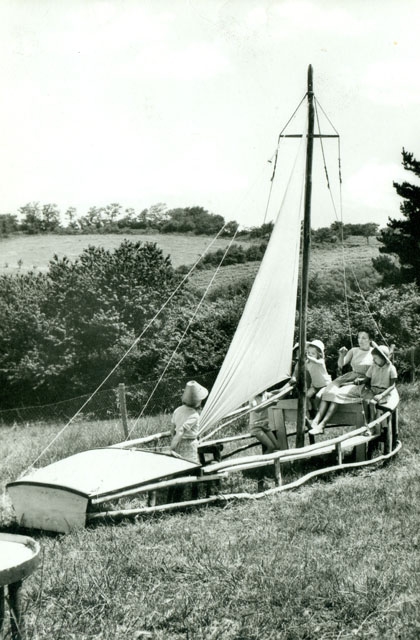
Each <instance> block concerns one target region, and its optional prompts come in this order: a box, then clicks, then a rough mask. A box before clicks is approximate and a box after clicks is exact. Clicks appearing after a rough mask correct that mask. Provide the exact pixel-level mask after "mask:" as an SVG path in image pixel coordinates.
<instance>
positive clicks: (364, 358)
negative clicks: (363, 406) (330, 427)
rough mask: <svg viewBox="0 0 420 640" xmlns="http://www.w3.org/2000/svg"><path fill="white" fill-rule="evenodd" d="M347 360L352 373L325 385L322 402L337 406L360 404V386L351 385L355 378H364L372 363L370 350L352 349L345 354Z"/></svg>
mask: <svg viewBox="0 0 420 640" xmlns="http://www.w3.org/2000/svg"><path fill="white" fill-rule="evenodd" d="M347 360H348V361H349V363H350V364H351V368H352V371H349V373H345V374H344V375H342V376H339V377H338V378H336V379H335V380H333V381H332V382H331V383H330V384H329V385H327V386H326V387H325V389H324V392H323V394H322V400H325V401H326V402H335V403H337V404H354V403H356V402H361V399H362V397H361V390H362V388H361V386H360V385H357V384H353V382H354V380H356V379H357V378H361V377H364V376H365V375H366V372H367V370H368V369H369V367H370V366H371V364H372V363H373V359H372V350H371V349H369V350H368V351H365V350H364V349H360V347H353V349H350V351H349V352H348V353H347Z"/></svg>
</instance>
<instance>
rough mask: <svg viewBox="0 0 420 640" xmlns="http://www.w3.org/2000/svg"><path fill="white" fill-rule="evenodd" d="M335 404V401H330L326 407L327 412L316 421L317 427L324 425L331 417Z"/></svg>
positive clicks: (335, 407) (334, 410)
mask: <svg viewBox="0 0 420 640" xmlns="http://www.w3.org/2000/svg"><path fill="white" fill-rule="evenodd" d="M337 406H338V405H337V403H336V402H330V406H329V407H328V410H327V413H326V414H325V415H324V417H323V418H322V420H321V421H320V422H319V423H318V426H319V427H322V428H324V427H325V425H326V424H327V423H328V420H329V419H330V418H332V416H333V415H334V413H335V412H336V410H337Z"/></svg>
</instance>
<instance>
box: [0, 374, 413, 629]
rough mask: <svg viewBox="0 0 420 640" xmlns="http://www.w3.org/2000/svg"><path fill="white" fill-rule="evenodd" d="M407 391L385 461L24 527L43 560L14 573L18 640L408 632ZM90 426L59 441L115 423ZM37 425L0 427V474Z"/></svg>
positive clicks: (31, 441)
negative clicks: (227, 496) (234, 494)
mask: <svg viewBox="0 0 420 640" xmlns="http://www.w3.org/2000/svg"><path fill="white" fill-rule="evenodd" d="M419 391H420V388H419V385H409V386H405V387H402V388H401V396H402V401H401V420H400V424H401V428H400V436H401V439H402V441H403V443H404V448H403V450H402V451H401V453H400V455H399V456H398V458H396V459H393V460H392V461H391V462H390V463H389V464H387V465H385V466H381V467H377V468H373V467H369V468H366V469H364V470H362V471H358V472H352V473H347V474H345V475H336V476H334V477H331V478H329V479H323V480H318V481H316V482H314V483H313V484H311V485H307V486H304V487H302V488H301V489H299V490H297V491H295V492H291V493H286V494H281V495H278V496H275V497H272V498H267V499H264V500H262V501H261V500H259V501H255V502H252V501H251V502H246V503H237V504H235V503H231V504H229V505H227V506H226V507H225V508H213V507H212V508H205V509H201V510H195V511H191V512H190V513H177V514H167V515H161V516H156V517H153V518H150V517H149V518H144V519H138V520H136V521H134V522H128V521H127V522H123V523H121V524H119V525H118V526H116V525H114V526H95V527H91V528H88V529H86V530H83V531H79V532H76V533H73V534H70V535H67V536H45V535H41V534H37V533H34V532H32V534H31V535H33V536H34V537H37V539H38V540H39V542H40V544H41V547H42V553H43V561H42V566H41V567H40V568H39V569H38V570H37V571H36V572H35V573H34V574H33V575H32V576H31V577H30V578H28V579H27V580H26V581H25V587H24V595H25V603H26V604H25V609H26V623H27V630H28V637H29V638H34V639H44V638H49V639H50V638H54V639H55V640H69V639H75V640H76V639H77V640H84V639H86V640H87V638H97V639H101V640H111V639H122V638H124V639H125V638H130V639H135V638H137V639H139V638H154V639H162V640H171V639H177V640H178V639H189V640H192V639H198V640H201V639H202V640H216V639H220V640H229V639H232V640H233V639H236V640H251V639H252V640H254V639H255V640H256V639H263V640H274V639H275V640H283V639H284V640H304V639H305V640H312V639H317V640H318V639H319V640H332V639H337V640H338V639H340V640H350V639H353V638H366V639H374V638H375V639H376V638H377V639H379V638H385V639H388V640H391V639H396V638H400V639H401V640H414V639H416V638H418V637H420V620H419V613H418V612H419V611H420V606H419V605H420V602H419V601H420V579H419V544H420V536H419V510H418V505H419V504H420V482H419V480H420V464H419V452H420V451H419V450H420V446H419V439H418V434H417V430H418V424H419V423H420V398H419ZM93 426H94V425H91V427H93ZM97 426H98V430H99V431H100V430H101V429H100V425H97ZM161 426H162V425H161V424H156V425H151V424H149V425H148V426H147V429H150V428H156V430H160V429H161ZM78 428H79V426H78ZM139 431H140V427H139ZM92 432H93V429H91V428H90V427H88V426H87V425H80V431H79V436H78V438H77V439H75V438H74V436H73V439H71V438H70V439H69V440H68V441H66V442H65V443H63V445H62V446H63V448H65V447H69V451H68V452H71V451H72V450H74V448H77V447H79V446H81V444H82V441H83V442H85V439H86V441H89V442H94V443H95V442H97V443H98V444H99V440H100V441H101V443H106V442H107V439H110V438H112V439H113V438H114V436H117V437H116V439H121V438H120V427H119V425H118V424H115V425H114V426H112V425H107V427H106V428H105V425H103V432H102V433H101V435H100V436H97V435H95V436H93V433H92ZM51 433H52V431H51V428H50V427H48V428H43V427H42V426H40V425H39V426H36V427H35V428H34V430H32V428H31V429H29V428H28V429H16V430H15V431H13V430H12V429H7V428H2V429H1V436H2V445H3V446H5V447H6V450H7V451H8V452H9V453H8V455H7V456H6V459H5V460H4V462H5V463H6V464H5V466H4V465H2V480H3V481H6V479H7V476H9V475H10V474H12V475H13V472H14V471H15V472H17V471H18V470H19V469H21V468H22V467H23V466H25V464H26V461H29V460H30V458H31V455H33V453H34V451H35V450H38V447H39V446H42V445H44V443H45V442H46V441H47V439H48V437H49V436H50V435H51ZM75 440H77V442H75ZM57 447H58V444H57ZM72 447H73V449H72ZM2 450H4V449H2ZM54 455H58V451H56V452H55V454H54ZM24 461H25V462H24ZM4 468H6V469H7V471H6V472H5V471H4Z"/></svg>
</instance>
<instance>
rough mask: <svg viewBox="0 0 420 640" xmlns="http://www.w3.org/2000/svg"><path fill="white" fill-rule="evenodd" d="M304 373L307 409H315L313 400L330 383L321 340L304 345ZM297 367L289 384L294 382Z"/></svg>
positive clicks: (319, 395)
mask: <svg viewBox="0 0 420 640" xmlns="http://www.w3.org/2000/svg"><path fill="white" fill-rule="evenodd" d="M305 371H306V373H307V376H308V389H307V391H306V398H307V400H308V409H315V410H316V408H317V407H316V405H315V399H317V400H318V399H319V398H320V397H321V396H322V391H323V389H325V387H326V386H327V384H329V383H330V382H331V376H330V374H329V373H328V371H327V368H326V366H325V359H324V343H323V342H322V341H321V340H311V341H310V342H308V343H307V345H306V361H305ZM296 376H297V365H296V367H295V370H294V372H293V376H292V378H291V383H292V384H293V382H296Z"/></svg>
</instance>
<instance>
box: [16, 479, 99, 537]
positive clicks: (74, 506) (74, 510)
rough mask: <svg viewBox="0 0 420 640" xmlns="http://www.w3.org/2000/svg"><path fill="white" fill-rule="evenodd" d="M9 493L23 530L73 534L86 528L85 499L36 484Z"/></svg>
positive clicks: (86, 500)
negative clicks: (24, 528)
mask: <svg viewBox="0 0 420 640" xmlns="http://www.w3.org/2000/svg"><path fill="white" fill-rule="evenodd" d="M8 491H9V494H10V497H11V499H12V503H13V508H14V510H15V513H16V518H17V521H18V524H19V525H20V526H22V527H27V528H28V529H43V530H45V531H57V532H59V533H70V531H74V530H75V529H82V528H83V527H84V526H85V522H86V510H87V505H88V498H87V497H86V496H82V495H80V494H77V493H73V492H71V491H66V490H65V489H58V488H54V487H45V486H42V485H41V486H38V485H35V484H32V485H31V484H16V485H12V486H10V487H9V489H8Z"/></svg>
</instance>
